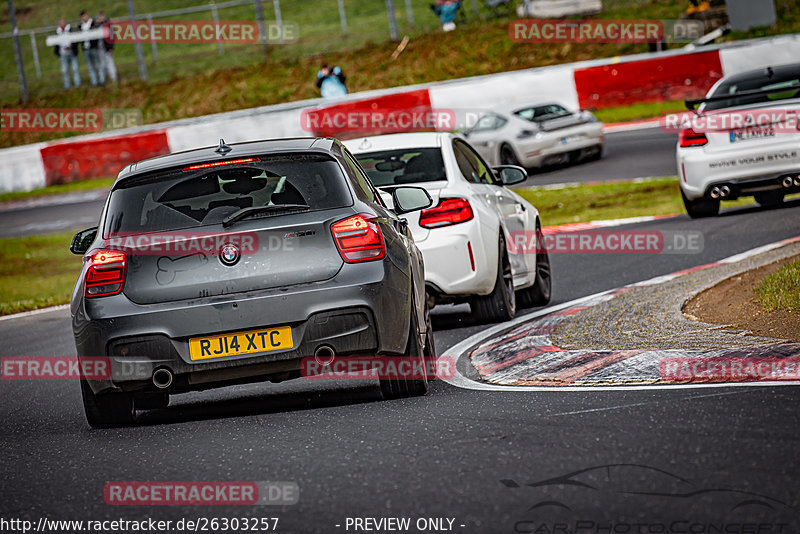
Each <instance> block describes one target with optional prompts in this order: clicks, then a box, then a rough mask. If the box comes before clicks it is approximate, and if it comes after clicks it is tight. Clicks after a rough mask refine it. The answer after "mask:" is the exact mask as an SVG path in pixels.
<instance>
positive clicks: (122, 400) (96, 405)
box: [81, 380, 136, 428]
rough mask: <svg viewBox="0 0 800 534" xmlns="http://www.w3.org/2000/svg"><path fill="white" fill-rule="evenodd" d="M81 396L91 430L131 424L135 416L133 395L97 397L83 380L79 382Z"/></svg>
mask: <svg viewBox="0 0 800 534" xmlns="http://www.w3.org/2000/svg"><path fill="white" fill-rule="evenodd" d="M81 396H82V397H83V410H84V412H85V413H86V421H88V423H89V425H90V426H91V427H92V428H108V427H114V426H124V425H129V424H131V423H133V420H134V416H135V414H136V412H135V410H134V406H133V395H131V394H130V393H106V394H101V395H97V394H95V393H94V392H93V391H92V388H90V387H89V384H88V383H87V382H86V381H85V380H81Z"/></svg>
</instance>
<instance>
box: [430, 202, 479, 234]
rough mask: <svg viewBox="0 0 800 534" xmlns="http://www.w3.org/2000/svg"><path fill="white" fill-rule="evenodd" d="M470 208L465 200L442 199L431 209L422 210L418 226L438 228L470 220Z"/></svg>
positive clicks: (471, 215) (471, 214) (472, 215)
mask: <svg viewBox="0 0 800 534" xmlns="http://www.w3.org/2000/svg"><path fill="white" fill-rule="evenodd" d="M474 216H475V215H474V214H473V213H472V206H470V205H469V201H467V199H465V198H442V199H440V200H439V204H437V205H436V206H435V207H433V208H428V209H426V210H422V211H421V212H420V214H419V225H420V226H422V227H423V228H440V227H442V226H450V225H451V224H459V223H463V222H467V221H469V220H472V218H473V217H474Z"/></svg>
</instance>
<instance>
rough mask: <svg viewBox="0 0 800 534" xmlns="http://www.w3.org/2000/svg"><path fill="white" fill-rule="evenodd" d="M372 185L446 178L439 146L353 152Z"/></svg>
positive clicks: (433, 180) (432, 180)
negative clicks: (362, 152)
mask: <svg viewBox="0 0 800 534" xmlns="http://www.w3.org/2000/svg"><path fill="white" fill-rule="evenodd" d="M355 158H356V159H357V160H358V163H359V164H360V165H361V168H362V169H364V171H366V173H367V176H369V179H370V180H371V181H372V184H373V185H375V186H376V187H382V186H386V185H401V184H413V183H419V182H435V181H437V180H446V179H447V177H446V175H445V172H444V160H443V159H442V151H441V149H439V148H406V149H403V150H386V151H383V152H367V153H364V154H355Z"/></svg>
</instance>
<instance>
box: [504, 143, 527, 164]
mask: <svg viewBox="0 0 800 534" xmlns="http://www.w3.org/2000/svg"><path fill="white" fill-rule="evenodd" d="M500 164H501V165H516V166H517V167H521V166H522V165H520V163H519V159H517V155H516V154H515V153H514V149H513V148H511V145H509V144H506V143H503V145H502V146H501V147H500Z"/></svg>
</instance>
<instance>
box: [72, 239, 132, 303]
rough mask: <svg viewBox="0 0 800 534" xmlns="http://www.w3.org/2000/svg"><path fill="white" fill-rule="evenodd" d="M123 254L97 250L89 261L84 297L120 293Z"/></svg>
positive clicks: (123, 262) (123, 270)
mask: <svg viewBox="0 0 800 534" xmlns="http://www.w3.org/2000/svg"><path fill="white" fill-rule="evenodd" d="M125 264H126V262H125V253H124V252H119V251H116V250H99V251H97V252H95V253H94V254H92V257H91V258H90V259H89V270H88V271H86V284H85V287H84V293H83V294H84V295H85V296H87V297H90V298H93V297H107V296H109V295H116V294H117V293H119V292H120V291H122V287H123V286H124V285H125Z"/></svg>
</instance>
